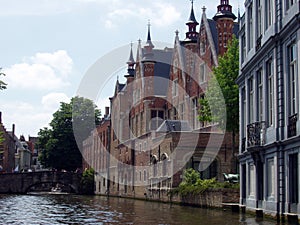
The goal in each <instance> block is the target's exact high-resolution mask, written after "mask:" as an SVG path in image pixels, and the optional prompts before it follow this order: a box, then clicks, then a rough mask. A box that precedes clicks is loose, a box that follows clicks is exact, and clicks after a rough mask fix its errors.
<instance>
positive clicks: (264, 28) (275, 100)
mask: <svg viewBox="0 0 300 225" xmlns="http://www.w3.org/2000/svg"><path fill="white" fill-rule="evenodd" d="M299 28H300V1H299V0H246V1H245V14H244V15H243V16H242V18H241V19H240V33H239V41H240V74H239V77H238V79H237V83H238V85H239V90H240V153H239V159H240V174H241V197H240V201H241V204H243V205H246V208H247V209H250V210H251V209H252V210H257V209H259V210H260V211H261V210H263V212H264V213H267V214H272V215H275V216H277V217H278V218H280V217H281V216H284V215H287V213H292V214H295V215H298V216H299V215H300V204H299V195H300V178H299V175H300V173H299V163H300V154H299V153H300V120H299V112H300V104H299V102H300V91H299V87H300V75H299V71H300V63H299V58H300V29H299Z"/></svg>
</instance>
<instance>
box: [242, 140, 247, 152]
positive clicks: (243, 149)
mask: <svg viewBox="0 0 300 225" xmlns="http://www.w3.org/2000/svg"><path fill="white" fill-rule="evenodd" d="M241 151H242V152H244V151H246V138H243V139H242V149H241Z"/></svg>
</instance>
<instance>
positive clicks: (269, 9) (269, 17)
mask: <svg viewBox="0 0 300 225" xmlns="http://www.w3.org/2000/svg"><path fill="white" fill-rule="evenodd" d="M273 2H274V0H266V10H265V12H266V30H267V29H268V28H269V27H270V26H271V25H272V23H273Z"/></svg>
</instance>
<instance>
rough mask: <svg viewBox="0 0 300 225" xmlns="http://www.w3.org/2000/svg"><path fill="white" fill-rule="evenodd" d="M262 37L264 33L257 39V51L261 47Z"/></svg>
mask: <svg viewBox="0 0 300 225" xmlns="http://www.w3.org/2000/svg"><path fill="white" fill-rule="evenodd" d="M261 39H262V35H260V36H259V37H258V38H257V40H256V51H258V49H260V47H261Z"/></svg>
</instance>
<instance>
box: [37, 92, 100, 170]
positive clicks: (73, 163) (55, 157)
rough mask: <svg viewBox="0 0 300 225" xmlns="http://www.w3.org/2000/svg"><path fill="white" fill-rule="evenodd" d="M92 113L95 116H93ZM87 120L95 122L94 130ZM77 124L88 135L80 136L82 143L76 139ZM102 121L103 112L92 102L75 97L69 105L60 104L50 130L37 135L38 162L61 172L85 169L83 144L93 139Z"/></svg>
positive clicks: (46, 129)
mask: <svg viewBox="0 0 300 225" xmlns="http://www.w3.org/2000/svg"><path fill="white" fill-rule="evenodd" d="M74 107H75V108H76V110H75V111H74V110H73V108H74ZM87 112H88V113H87ZM91 113H93V114H94V115H93V116H91ZM88 118H92V119H93V126H92V124H91V122H90V119H88ZM74 121H77V123H79V125H80V126H81V129H82V130H84V131H85V132H81V133H80V134H81V135H82V136H80V138H79V140H76V139H75V136H74V130H73V123H74ZM87 121H88V122H87ZM99 121H100V111H99V110H98V109H97V108H96V106H95V105H94V103H93V102H92V101H91V100H89V99H85V98H81V97H74V98H72V99H71V102H70V103H64V102H61V104H60V108H59V110H57V111H56V112H55V113H54V114H53V119H52V121H51V122H50V127H51V128H50V129H48V128H44V129H41V130H40V131H39V133H38V137H39V142H38V145H39V148H40V149H41V155H40V157H39V159H40V161H41V163H42V165H44V166H45V167H51V168H56V169H59V170H61V169H65V170H75V169H76V168H80V167H81V165H82V155H81V152H80V148H81V146H82V141H83V140H84V139H86V138H87V137H88V136H89V135H90V131H91V130H92V129H93V128H94V127H95V123H96V124H98V123H99ZM75 133H76V132H75ZM76 141H77V142H76Z"/></svg>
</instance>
